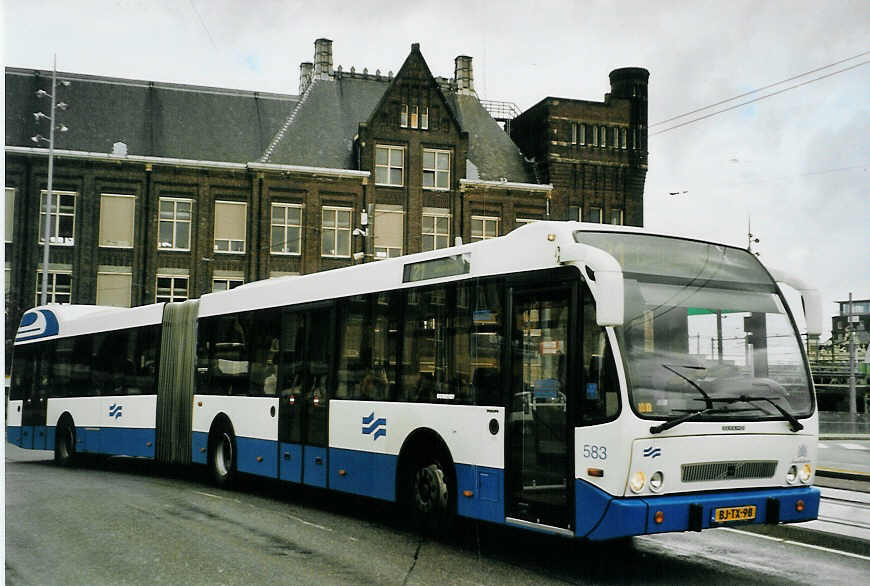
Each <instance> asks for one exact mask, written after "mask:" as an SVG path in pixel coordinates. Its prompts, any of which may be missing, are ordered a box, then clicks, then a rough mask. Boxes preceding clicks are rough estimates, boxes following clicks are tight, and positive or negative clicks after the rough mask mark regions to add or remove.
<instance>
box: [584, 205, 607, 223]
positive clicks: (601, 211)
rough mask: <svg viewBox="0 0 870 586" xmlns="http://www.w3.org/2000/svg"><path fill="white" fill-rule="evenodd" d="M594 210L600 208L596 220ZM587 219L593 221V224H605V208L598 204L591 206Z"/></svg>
mask: <svg viewBox="0 0 870 586" xmlns="http://www.w3.org/2000/svg"><path fill="white" fill-rule="evenodd" d="M592 210H598V219H597V220H595V219H593V218H592V216H593V212H592ZM586 221H587V222H591V223H593V224H603V223H604V208H601V207H598V206H589V212H588V213H587V215H586Z"/></svg>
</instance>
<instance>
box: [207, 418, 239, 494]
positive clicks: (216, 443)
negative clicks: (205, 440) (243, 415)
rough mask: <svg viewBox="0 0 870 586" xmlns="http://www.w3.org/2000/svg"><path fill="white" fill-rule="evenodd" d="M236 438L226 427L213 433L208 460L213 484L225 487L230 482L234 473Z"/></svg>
mask: <svg viewBox="0 0 870 586" xmlns="http://www.w3.org/2000/svg"><path fill="white" fill-rule="evenodd" d="M235 444H236V440H235V438H234V437H233V432H232V431H229V430H227V429H226V428H222V429H219V430H218V431H217V433H215V434H213V436H212V442H211V446H210V447H209V451H208V453H209V462H210V465H211V474H212V478H214V482H215V484H217V485H218V486H220V487H227V486H229V485H230V484H232V482H233V479H234V478H235V475H236V450H235Z"/></svg>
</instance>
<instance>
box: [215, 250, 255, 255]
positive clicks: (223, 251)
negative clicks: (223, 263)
mask: <svg viewBox="0 0 870 586" xmlns="http://www.w3.org/2000/svg"><path fill="white" fill-rule="evenodd" d="M214 253H215V254H232V255H235V256H244V255H246V254H248V253H247V252H245V251H244V250H243V251H241V252H235V251H232V250H215V251H214Z"/></svg>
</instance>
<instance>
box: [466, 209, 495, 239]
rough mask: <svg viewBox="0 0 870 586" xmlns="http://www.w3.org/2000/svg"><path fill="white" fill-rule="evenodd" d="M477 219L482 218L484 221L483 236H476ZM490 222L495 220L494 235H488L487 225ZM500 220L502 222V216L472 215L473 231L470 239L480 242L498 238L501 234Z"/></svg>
mask: <svg viewBox="0 0 870 586" xmlns="http://www.w3.org/2000/svg"><path fill="white" fill-rule="evenodd" d="M475 220H480V221H482V222H483V224H482V225H481V227H482V228H483V235H482V236H475V235H474V221H475ZM488 222H495V234H494V235H493V236H487V235H486V225H487V223H488ZM500 222H501V218H500V217H498V216H479V215H472V216H471V233H470V236H471V238H470V240H469V241H470V242H480V241H481V240H491V239H493V238H498V237H499V235H500V234H499V223H500Z"/></svg>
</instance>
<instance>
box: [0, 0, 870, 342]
mask: <svg viewBox="0 0 870 586" xmlns="http://www.w3.org/2000/svg"><path fill="white" fill-rule="evenodd" d="M3 8H4V20H5V22H4V35H3V36H4V47H3V50H4V52H5V55H4V61H5V63H6V64H7V65H11V66H18V67H33V68H43V69H45V68H48V67H50V65H51V59H52V54H55V53H56V54H57V63H58V69H59V70H62V71H75V72H80V73H90V74H98V75H108V76H117V77H131V78H137V79H146V80H155V81H168V82H179V83H190V84H198V85H211V86H220V87H233V88H242V89H247V90H260V91H274V92H287V93H295V92H296V89H297V87H296V86H297V80H298V67H299V63H300V62H301V61H309V60H311V59H312V56H313V42H314V39H316V38H318V37H327V38H330V39H333V41H334V45H333V50H334V61H335V65H336V66H337V65H339V64H340V65H343V66H344V68H345V69H349V68H350V66H352V65H354V66H356V68H357V69H358V70H359V69H362V68H363V67H368V69H369V71H372V72H373V71H374V70H375V69H378V68H380V69H381V70H382V71H384V72H386V71H388V70H393V71H396V70H398V68H399V67H400V65H401V64H402V62H403V60H404V58H405V57H406V56H407V54H408V52H409V50H410V45H411V43H412V42H419V43H420V44H421V49H422V51H423V55H424V57H425V58H426V60H427V62H428V63H429V66H430V68H431V69H432V71H433V73H434V74H435V75H443V76H452V74H453V59H454V57H455V56H457V55H460V54H466V55H471V56H472V57H473V58H474V73H475V84H476V89H477V91H478V94H479V95H480V96H481V97H482V98H489V99H496V100H505V101H512V102H515V103H516V104H518V105H519V106H520V108H521V109H525V108H528V107H529V106H531V105H533V104H534V103H536V102H537V101H539V100H540V99H541V98H543V97H546V96H563V97H572V98H580V99H589V100H601V99H603V95H604V93H605V92H606V91H607V90H608V78H607V74H608V73H609V72H610V71H611V70H612V69H614V68H617V67H623V66H635V65H636V66H642V67H646V68H647V69H649V70H650V73H651V75H650V89H649V119H650V123H651V124H652V123H655V122H657V121H661V120H664V119H667V118H670V117H672V116H676V115H679V114H683V113H686V112H689V111H691V110H694V109H695V108H699V107H703V106H707V105H709V104H712V103H715V102H718V101H719V100H723V99H726V98H730V97H732V96H736V95H738V94H741V93H744V92H748V91H751V90H754V89H756V88H759V87H762V86H765V85H767V84H771V83H774V82H777V81H780V80H783V79H786V78H789V77H792V76H795V75H799V74H801V73H804V72H807V71H809V70H813V69H816V68H819V67H823V66H826V65H829V64H832V63H834V62H837V61H840V60H844V59H847V58H851V57H854V56H856V55H859V54H861V53H865V52H867V51H870V3H868V2H867V1H866V0H854V1H845V0H826V1H825V2H819V1H818V0H815V1H790V0H789V1H785V0H783V1H778V2H776V1H770V2H765V1H763V0H749V1H743V0H736V1H734V0H731V1H728V2H726V1H724V0H722V1H718V0H717V1H706V2H705V1H696V2H684V1H673V2H648V1H631V0H629V1H623V2H619V1H614V0H609V1H597V2H593V1H585V2H503V1H502V2H474V1H469V0H464V1H458V0H444V1H440V2H428V3H423V2H415V3H411V2H406V1H405V2H396V1H380V2H359V3H358V4H356V5H352V4H351V3H350V2H336V1H332V0H320V1H317V2H292V1H264V0H259V1H258V0H251V1H248V2H240V1H230V0H224V1H206V0H115V1H96V0H93V1H78V2H69V1H41V2H37V1H33V0H4V2H3ZM868 60H870V54H865V55H863V56H861V57H857V58H855V59H850V60H848V61H845V62H844V63H842V64H841V65H839V66H837V67H833V68H830V69H825V70H822V71H820V72H818V73H816V74H814V75H810V76H807V77H805V78H800V79H799V80H796V81H795V82H792V84H794V83H797V82H800V81H804V80H808V79H812V78H813V77H818V76H820V75H823V74H826V73H832V72H834V71H837V70H839V69H843V68H846V67H849V66H853V65H857V64H859V63H862V62H865V61H868ZM788 85H790V84H786V85H783V86H776V87H775V88H771V90H768V92H770V91H776V90H779V89H782V88H783V87H787V86H788ZM768 92H763V93H768ZM758 95H762V94H753V95H752V96H750V97H756V96H758ZM730 104H731V103H729V104H725V106H727V105H730ZM705 112H706V111H705ZM666 127H667V126H666V125H662V126H656V127H653V128H652V131H655V130H658V129H662V128H666ZM649 151H650V154H649V164H650V167H649V174H648V176H647V184H646V196H645V204H644V205H645V218H646V226H647V227H648V228H651V229H653V230H662V231H668V232H675V233H679V234H685V235H689V236H695V237H702V238H710V239H714V240H719V241H723V242H727V243H731V244H740V245H745V243H746V224H747V218H748V217H749V216H751V218H752V228H753V232H756V233H757V234H758V235H759V237H760V239H761V242H760V243H759V244H758V245H757V248H758V250H760V251H761V253H762V257H761V258H762V259H763V260H764V261H766V262H767V263H768V264H771V265H776V266H779V267H782V268H785V269H787V270H791V271H792V272H796V273H801V274H802V275H804V276H805V277H806V278H807V279H808V280H810V281H812V282H814V283H817V284H818V286H819V287H820V288H821V289H822V293H823V297H824V299H825V301H826V304H825V313H826V314H832V313H833V312H834V305H833V301H834V300H835V299H844V298H846V297H847V295H848V292H849V291H854V293H855V296H856V298H870V170H868V169H870V64H864V65H861V66H859V67H856V68H854V69H851V70H850V71H847V72H844V73H840V74H837V75H833V76H831V77H829V78H827V79H824V80H821V81H818V82H814V83H809V84H807V85H805V86H804V87H801V88H798V89H795V90H792V91H788V92H785V93H783V94H782V95H778V96H775V97H771V98H769V99H765V100H761V101H759V102H757V103H755V104H752V105H749V106H745V107H742V108H737V109H735V110H733V111H731V112H727V113H724V114H720V115H717V116H714V117H712V118H710V119H708V120H704V121H700V122H697V123H694V124H690V125H688V126H686V127H684V128H680V129H676V130H673V131H671V132H666V133H663V134H661V135H658V136H653V135H652V133H651V136H650V140H649ZM684 190H685V191H688V193H687V194H685V195H680V196H676V197H674V196H669V195H668V192H670V191H684ZM827 321H828V322H829V320H827ZM829 326H830V324H829V323H828V325H827V327H829Z"/></svg>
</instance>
